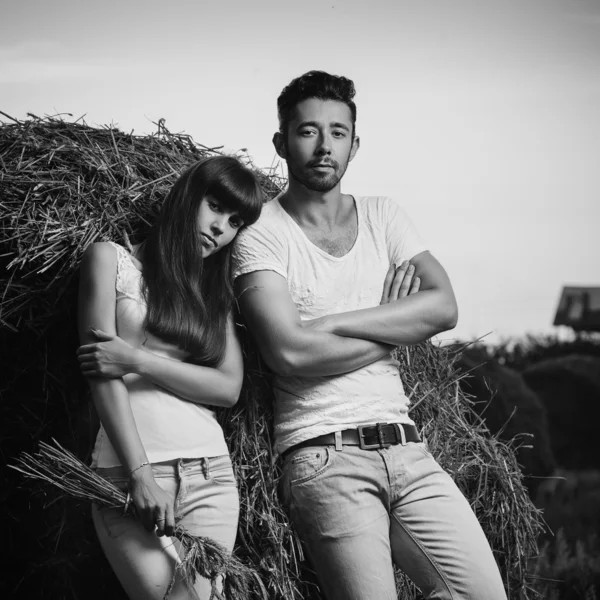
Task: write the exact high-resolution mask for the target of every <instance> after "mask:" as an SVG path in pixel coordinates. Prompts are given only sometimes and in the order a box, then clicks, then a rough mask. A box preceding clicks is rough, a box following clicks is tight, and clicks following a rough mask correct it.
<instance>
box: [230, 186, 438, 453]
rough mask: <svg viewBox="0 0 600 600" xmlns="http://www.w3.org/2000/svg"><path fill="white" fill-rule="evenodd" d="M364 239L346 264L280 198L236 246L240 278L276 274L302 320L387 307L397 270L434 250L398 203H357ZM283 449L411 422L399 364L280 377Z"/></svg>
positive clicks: (385, 361) (279, 443)
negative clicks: (385, 295) (386, 292)
mask: <svg viewBox="0 0 600 600" xmlns="http://www.w3.org/2000/svg"><path fill="white" fill-rule="evenodd" d="M355 203H356V208H357V213H358V234H357V237H356V241H355V243H354V246H353V247H352V249H351V250H350V251H349V252H348V253H347V254H346V255H345V256H342V257H335V256H331V255H330V254H327V252H325V251H324V250H321V249H320V248H319V247H318V246H316V245H315V244H313V243H312V242H311V241H310V240H309V239H308V238H307V237H306V235H305V234H304V232H303V231H302V229H301V228H300V227H299V225H298V224H297V223H296V222H295V221H294V220H293V219H292V218H291V217H290V216H289V215H288V214H287V212H286V211H285V210H284V209H283V208H282V206H281V204H280V203H279V200H278V199H277V198H275V199H274V200H271V201H270V202H267V204H265V206H264V207H263V211H262V214H261V216H260V218H259V220H258V221H257V222H256V223H255V224H254V225H252V226H250V227H248V228H247V229H245V230H244V231H242V232H241V233H240V234H239V235H238V237H237V239H236V241H235V245H234V251H233V276H234V278H236V277H239V276H240V275H244V274H246V273H251V272H254V271H274V272H275V273H278V274H279V275H281V276H282V277H284V278H285V279H286V280H287V283H288V288H289V291H290V295H291V297H292V299H293V301H294V303H295V304H296V307H297V308H298V312H299V313H300V317H301V319H303V320H304V319H314V318H316V317H320V316H323V315H329V314H334V313H340V312H347V311H352V310H358V309H361V308H371V307H373V306H377V305H379V303H380V301H381V293H382V290H383V281H384V279H385V276H386V273H387V270H388V268H389V266H390V264H392V263H395V264H396V266H400V264H401V263H402V261H404V260H410V259H411V258H412V257H413V256H415V255H417V254H419V253H420V252H423V251H425V250H426V249H427V248H426V246H425V244H424V243H423V241H422V240H421V238H420V237H419V235H418V233H417V232H416V230H415V228H414V226H413V224H412V222H411V221H410V219H409V218H408V216H407V215H406V213H405V212H404V210H403V209H402V208H401V207H400V206H399V205H398V204H397V203H396V202H395V201H394V200H392V199H391V198H385V197H360V196H359V197H356V198H355ZM273 386H274V395H275V450H276V452H278V453H281V452H283V451H284V450H286V449H287V448H290V447H291V446H293V445H295V444H298V443H299V442H302V441H304V440H308V439H311V438H314V437H316V436H319V435H323V434H326V433H331V432H333V431H340V430H343V429H349V428H353V427H356V426H358V425H364V424H372V423H377V422H379V423H385V422H387V423H410V424H412V423H413V422H412V420H411V419H410V418H409V416H408V405H409V400H408V398H407V397H406V395H405V393H404V389H403V386H402V381H401V379H400V374H399V371H398V363H397V361H395V360H394V359H393V358H392V357H391V355H388V356H386V357H384V358H382V359H380V360H378V361H377V362H374V363H372V364H370V365H368V366H366V367H362V368H360V369H357V370H356V371H352V372H351V373H346V374H344V375H335V376H326V377H282V376H275V380H274V384H273Z"/></svg>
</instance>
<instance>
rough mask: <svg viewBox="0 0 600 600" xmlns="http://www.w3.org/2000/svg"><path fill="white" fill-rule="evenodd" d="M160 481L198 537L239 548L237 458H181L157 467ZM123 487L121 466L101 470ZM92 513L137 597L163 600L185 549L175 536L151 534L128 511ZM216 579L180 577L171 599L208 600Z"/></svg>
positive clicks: (107, 552)
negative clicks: (233, 461)
mask: <svg viewBox="0 0 600 600" xmlns="http://www.w3.org/2000/svg"><path fill="white" fill-rule="evenodd" d="M152 471H153V473H154V479H155V481H156V483H157V484H158V485H159V486H160V487H161V488H162V489H163V490H164V491H165V492H166V493H167V494H168V495H169V496H170V497H171V498H172V500H173V506H174V513H175V522H176V524H177V525H182V526H183V527H185V529H186V530H187V532H188V533H190V534H191V535H194V536H203V537H209V538H211V539H213V540H215V541H216V542H219V543H220V544H222V545H223V546H224V547H225V548H226V549H227V550H229V551H231V550H233V545H234V542H235V537H236V532H237V523H238V515H239V498H238V492H237V486H236V482H235V477H234V474H233V469H232V466H231V459H230V457H229V456H218V457H213V458H199V459H179V460H173V461H168V462H163V463H155V464H153V465H152ZM97 472H98V474H100V475H102V476H103V477H106V478H107V479H110V480H112V481H113V482H114V483H115V484H116V485H117V486H118V487H120V488H121V489H126V488H127V485H128V477H127V474H126V473H124V470H123V469H122V468H121V467H114V468H108V469H97ZM92 516H93V520H94V526H95V528H96V533H97V534H98V538H99V540H100V544H101V545H102V549H103V550H104V553H105V555H106V557H107V558H108V561H109V562H110V564H111V566H112V568H113V570H114V572H115V574H116V575H117V577H118V579H119V581H120V582H121V585H122V586H123V588H124V589H125V591H126V592H127V594H128V596H129V598H130V599H131V600H154V599H156V600H162V599H163V596H164V594H165V591H166V589H167V586H168V585H169V583H170V581H171V578H172V576H173V572H174V569H175V565H176V564H177V563H178V562H179V561H180V556H179V552H180V547H179V543H178V542H177V540H176V539H175V538H170V537H167V536H163V537H158V536H157V535H156V534H155V533H151V532H148V531H147V530H146V529H145V528H144V527H143V526H142V524H141V523H140V521H138V519H137V518H136V517H135V516H133V515H130V514H128V515H123V509H122V508H119V509H114V508H98V507H97V506H94V507H93V510H92ZM210 589H211V586H210V582H209V581H208V580H207V579H202V578H197V580H196V584H195V585H194V586H190V585H188V584H187V583H186V582H185V581H183V580H181V579H180V578H179V579H178V580H177V582H176V584H175V587H174V589H173V591H172V592H171V595H170V596H169V598H170V600H184V599H185V600H196V599H199V600H208V598H209V597H210Z"/></svg>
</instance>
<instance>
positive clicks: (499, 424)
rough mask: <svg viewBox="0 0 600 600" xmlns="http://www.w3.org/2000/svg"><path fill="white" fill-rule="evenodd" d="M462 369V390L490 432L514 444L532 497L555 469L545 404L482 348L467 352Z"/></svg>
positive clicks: (460, 363)
mask: <svg viewBox="0 0 600 600" xmlns="http://www.w3.org/2000/svg"><path fill="white" fill-rule="evenodd" d="M459 366H460V369H461V371H462V372H463V373H464V374H465V376H464V377H463V378H462V379H461V380H460V385H461V388H462V389H463V390H464V391H465V393H467V394H469V395H471V396H473V397H474V400H475V401H474V404H473V407H474V409H475V411H476V412H477V413H478V414H479V415H480V416H481V417H482V418H483V419H484V421H485V423H486V425H487V427H488V428H489V430H490V431H491V432H492V433H493V434H495V435H498V436H499V437H500V439H502V440H505V441H507V442H508V441H511V440H515V443H516V453H517V460H518V462H519V464H520V465H521V468H522V470H523V473H524V474H525V475H526V476H529V477H527V478H526V480H525V481H526V484H527V486H528V488H529V489H530V490H531V491H532V493H533V492H534V491H535V488H536V486H537V484H538V483H539V481H540V479H539V478H540V477H545V476H547V475H550V474H551V473H552V472H553V471H554V469H555V467H556V464H555V460H554V456H553V454H552V450H551V447H550V437H549V433H548V423H547V417H546V410H545V408H544V406H543V404H542V403H541V401H540V399H539V398H538V397H537V395H536V394H535V393H534V392H533V391H532V390H531V388H529V387H528V386H527V384H526V383H525V380H524V379H523V377H522V375H521V374H520V373H518V372H517V371H515V370H514V369H511V368H509V367H506V366H504V365H501V364H500V363H498V362H497V361H496V360H495V358H493V357H491V356H490V355H489V354H488V353H487V351H486V349H485V348H483V347H481V346H471V347H468V348H467V349H465V350H464V351H463V352H462V354H461V357H460V360H459Z"/></svg>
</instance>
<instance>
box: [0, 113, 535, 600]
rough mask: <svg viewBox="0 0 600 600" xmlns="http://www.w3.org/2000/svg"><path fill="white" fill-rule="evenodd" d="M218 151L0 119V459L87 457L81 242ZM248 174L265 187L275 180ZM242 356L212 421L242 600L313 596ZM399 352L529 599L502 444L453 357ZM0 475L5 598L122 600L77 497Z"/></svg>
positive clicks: (433, 432)
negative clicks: (52, 453)
mask: <svg viewBox="0 0 600 600" xmlns="http://www.w3.org/2000/svg"><path fill="white" fill-rule="evenodd" d="M218 152H220V149H219V148H206V147H204V146H202V145H200V144H197V143H196V142H194V141H193V140H192V139H191V138H190V137H189V136H187V135H183V134H173V133H171V132H169V131H168V130H167V129H166V128H165V127H164V124H162V123H160V124H159V125H158V131H157V133H156V134H154V135H150V136H136V135H133V134H132V133H129V134H128V133H124V132H121V131H119V130H118V129H116V128H114V127H103V128H94V127H90V126H88V125H86V124H85V123H84V122H82V121H76V122H67V121H65V120H63V119H62V118H61V117H46V118H38V117H35V116H33V115H31V116H30V118H28V119H27V120H25V121H18V120H15V119H12V118H10V117H8V116H7V115H5V120H4V124H3V125H1V126H0V168H1V171H2V173H1V176H0V211H1V213H0V229H1V234H0V235H1V251H0V261H1V262H0V269H1V273H0V277H1V279H0V281H1V284H0V285H1V288H0V326H1V327H2V335H1V342H0V350H1V352H2V357H1V358H2V365H3V375H4V377H3V379H4V382H3V386H2V389H1V391H0V393H1V394H2V398H1V407H2V408H1V411H2V412H1V414H0V416H1V423H2V442H3V444H2V447H3V451H4V455H5V459H6V461H7V462H9V463H10V462H11V461H12V459H13V458H14V457H15V456H16V455H17V454H18V453H19V452H21V451H27V452H32V451H34V450H35V449H36V447H37V444H38V442H39V441H48V440H49V439H50V438H52V437H54V438H56V439H57V440H58V441H59V442H60V443H61V444H63V445H64V446H66V447H68V448H69V449H70V450H72V451H74V452H75V453H76V454H77V455H78V456H80V457H81V458H83V459H88V458H89V453H90V449H91V445H92V442H93V438H94V436H95V431H96V427H97V422H96V420H95V417H94V414H93V411H92V410H91V408H90V406H91V405H90V402H89V397H88V394H87V392H86V386H85V382H84V381H83V379H82V377H81V376H80V375H79V372H78V367H77V364H76V361H75V359H74V351H75V349H76V347H77V345H78V342H77V335H76V330H75V297H76V287H77V281H76V280H77V266H78V263H79V260H80V257H81V255H82V253H83V251H84V249H85V247H86V246H87V245H88V244H90V243H92V242H94V241H99V240H114V241H116V242H119V243H121V244H125V245H127V244H129V243H130V242H131V241H135V240H136V238H138V237H139V236H143V232H144V229H145V228H146V227H147V225H148V223H149V222H150V221H151V219H152V218H153V215H154V213H155V208H156V206H157V204H158V203H159V202H160V201H161V199H162V198H163V197H164V196H165V194H166V192H167V190H168V189H169V187H170V185H171V184H172V183H173V181H174V180H175V178H176V177H177V176H178V174H179V173H181V172H182V170H183V169H184V168H185V167H186V166H187V165H188V164H190V163H191V162H193V161H196V160H197V159H199V158H200V157H202V156H205V155H208V154H213V153H218ZM246 160H247V161H248V162H249V163H250V160H249V159H247V158H246ZM257 172H258V173H259V176H260V178H261V182H262V185H263V187H264V189H265V191H266V194H267V196H268V197H272V196H273V195H274V194H275V193H277V192H278V191H279V189H280V188H281V184H282V182H281V181H280V180H279V179H278V178H276V177H274V176H273V175H272V174H270V173H264V172H260V171H257ZM241 326H242V330H243V324H241ZM245 355H246V378H245V383H244V388H243V393H242V397H241V399H240V402H239V403H238V405H237V406H236V407H235V408H234V409H232V410H229V411H223V412H222V413H221V415H220V418H221V421H222V424H223V426H224V429H225V432H226V436H227V439H228V443H229V446H230V448H231V452H232V455H233V459H234V463H235V465H236V469H237V476H238V481H239V485H240V493H241V498H242V510H241V520H240V526H239V531H238V541H237V547H236V554H237V556H238V557H239V558H240V559H241V560H242V561H243V562H245V563H246V564H247V565H249V566H251V567H252V568H253V569H254V570H255V571H256V574H257V575H256V577H257V581H258V579H260V581H261V582H262V584H258V583H257V585H256V589H255V592H254V595H252V598H254V597H256V598H258V597H261V596H260V595H259V594H260V589H261V587H263V586H264V588H265V589H266V591H267V594H268V598H270V599H272V600H277V599H281V600H301V599H309V598H312V599H318V598H320V595H319V592H318V588H317V587H316V586H315V585H314V583H313V582H312V578H311V575H310V572H309V571H308V570H306V569H305V565H304V562H303V556H302V550H301V547H300V545H299V543H298V541H297V538H296V536H295V534H294V532H293V531H292V529H291V528H290V526H289V523H288V521H287V519H286V517H285V515H284V513H283V511H282V509H281V507H280V504H279V501H278V498H277V491H276V487H277V479H278V476H279V467H278V464H277V463H276V461H275V460H274V457H273V454H272V451H271V439H272V414H271V400H272V398H271V392H270V387H269V376H268V373H267V372H266V370H265V369H264V368H263V366H262V364H261V362H260V360H259V357H258V355H257V353H256V351H255V349H254V347H253V345H252V343H251V341H250V340H246V343H245ZM399 359H400V362H401V371H402V377H403V379H404V382H405V387H406V389H407V391H408V392H409V393H410V396H411V399H412V402H413V406H414V408H413V413H412V415H413V418H415V420H416V422H417V424H418V425H419V427H420V428H422V430H423V431H424V433H425V435H426V436H427V438H428V440H429V444H430V447H431V449H432V452H433V454H434V455H435V456H436V458H437V459H438V460H439V461H440V463H441V464H442V466H443V467H444V468H446V469H447V471H448V472H449V473H450V474H451V475H452V476H453V477H454V479H455V480H456V482H457V483H458V485H459V486H460V488H461V489H462V491H463V492H464V493H465V495H466V496H467V498H468V499H469V501H470V502H471V505H472V507H473V509H474V511H475V512H476V514H477V516H478V518H479V519H480V521H481V523H482V525H483V528H484V530H485V532H486V534H487V536H488V539H489V540H490V543H491V545H492V548H493V550H494V554H495V556H496V559H497V561H498V564H499V565H500V568H501V571H502V575H503V579H504V582H505V585H506V588H507V591H508V594H509V597H510V598H511V599H514V598H528V597H533V596H531V595H530V593H529V592H528V587H529V582H528V580H527V573H526V564H527V560H528V558H529V557H531V556H532V555H534V554H535V553H536V551H537V549H536V538H537V534H538V532H539V531H540V528H541V525H540V517H539V514H538V512H537V511H536V509H535V508H534V506H533V505H532V503H531V502H530V500H529V498H528V496H527V493H526V491H525V489H524V487H523V484H522V475H521V473H520V470H519V467H518V465H517V462H516V459H515V455H514V452H513V449H512V448H511V447H510V446H509V445H506V444H505V443H502V442H500V441H499V440H497V439H496V438H494V437H492V436H491V435H490V434H489V433H488V431H487V429H486V428H485V426H484V424H483V422H482V421H481V420H480V419H479V417H477V415H476V414H475V413H474V412H473V411H472V410H471V406H470V401H469V399H468V398H467V397H466V396H465V395H464V393H463V392H461V390H460V389H459V385H458V381H457V378H458V377H459V375H458V374H457V373H458V372H457V369H456V368H455V364H456V360H457V353H456V351H454V350H445V349H440V348H437V347H434V346H433V345H431V344H429V343H424V344H421V345H420V346H418V347H414V348H410V349H402V350H401V351H400V352H399ZM1 477H2V481H1V485H2V488H1V489H3V490H5V492H4V493H5V494H6V505H7V509H8V514H9V518H8V529H9V531H8V532H7V533H8V539H9V540H10V541H9V544H10V545H11V547H12V548H11V555H12V556H13V560H14V562H13V564H11V565H7V567H8V568H7V572H9V573H12V581H11V585H12V588H13V589H14V590H16V591H14V593H13V596H14V597H23V598H25V597H27V598H32V597H36V598H59V597H60V598H77V597H86V598H92V596H93V597H98V598H106V597H111V598H121V597H123V595H122V592H121V591H120V590H119V587H118V584H116V582H115V581H114V579H113V578H112V577H111V575H110V570H109V569H108V567H107V565H106V564H105V562H103V558H102V556H101V554H100V552H99V550H98V548H97V544H96V543H95V539H94V534H93V532H92V530H91V527H90V525H89V519H88V518H87V515H86V511H87V510H88V507H86V506H85V505H82V506H79V507H75V506H74V503H73V502H72V501H70V500H68V499H65V498H62V497H60V496H59V495H57V494H55V493H54V492H52V491H51V490H44V491H43V492H40V493H35V494H32V491H33V490H32V488H31V486H26V485H23V481H22V480H21V479H20V478H19V477H18V475H17V474H16V473H13V472H12V471H8V472H7V470H6V469H3V470H2V475H1ZM7 490H9V493H8V494H7V492H6V491H7ZM43 507H45V510H42V508H43ZM17 583H18V585H17ZM398 586H399V590H400V597H401V598H408V599H412V598H418V594H417V592H416V591H415V590H414V589H413V587H412V586H411V585H410V583H408V582H407V581H406V580H405V579H404V578H403V577H402V576H399V578H398ZM90 590H91V592H90ZM90 593H91V594H92V595H90ZM94 594H97V596H94Z"/></svg>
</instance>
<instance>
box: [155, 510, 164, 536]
mask: <svg viewBox="0 0 600 600" xmlns="http://www.w3.org/2000/svg"><path fill="white" fill-rule="evenodd" d="M156 512H157V514H158V516H157V517H156V518H155V519H154V521H155V523H156V535H157V536H158V537H162V536H163V535H165V526H166V522H167V517H166V516H165V512H164V511H161V510H160V509H158V508H157V511H156Z"/></svg>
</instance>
